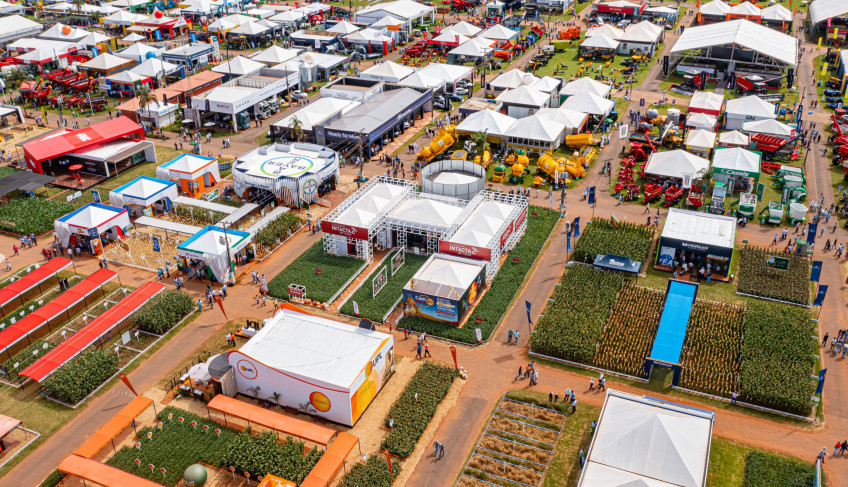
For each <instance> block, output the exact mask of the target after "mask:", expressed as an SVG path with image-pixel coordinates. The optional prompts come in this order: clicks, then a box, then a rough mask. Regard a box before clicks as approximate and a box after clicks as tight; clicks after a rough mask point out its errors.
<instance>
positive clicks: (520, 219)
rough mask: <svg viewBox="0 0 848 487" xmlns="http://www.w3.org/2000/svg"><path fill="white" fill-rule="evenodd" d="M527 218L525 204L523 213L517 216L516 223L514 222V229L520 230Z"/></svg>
mask: <svg viewBox="0 0 848 487" xmlns="http://www.w3.org/2000/svg"><path fill="white" fill-rule="evenodd" d="M526 219H527V207H526V206H525V207H524V209H523V210H521V213H519V214H518V216H517V217H516V218H515V223H513V224H512V228H513V230H516V231H517V230H518V229H519V228H521V225H522V224H523V223H524V220H526Z"/></svg>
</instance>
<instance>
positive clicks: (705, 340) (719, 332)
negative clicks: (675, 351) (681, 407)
mask: <svg viewBox="0 0 848 487" xmlns="http://www.w3.org/2000/svg"><path fill="white" fill-rule="evenodd" d="M744 317H745V310H744V308H742V307H741V306H738V305H735V304H729V303H721V302H717V301H705V300H702V299H697V300H695V304H694V305H693V306H692V313H691V314H690V315H689V324H688V326H687V328H686V339H685V341H684V342H683V351H682V353H681V354H680V365H681V367H682V371H681V373H680V383H679V385H680V387H683V388H684V389H692V390H695V391H700V392H705V393H707V394H712V395H714V396H720V397H730V396H731V394H732V393H733V391H735V390H738V388H739V365H740V362H739V360H740V355H741V354H742V332H743V328H744V325H743V320H744Z"/></svg>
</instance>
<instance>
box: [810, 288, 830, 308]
mask: <svg viewBox="0 0 848 487" xmlns="http://www.w3.org/2000/svg"><path fill="white" fill-rule="evenodd" d="M825 296H827V285H826V284H819V290H818V291H817V292H816V300H815V301H813V306H821V305H822V303H824V297H825Z"/></svg>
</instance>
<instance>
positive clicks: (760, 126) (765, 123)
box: [742, 118, 795, 137]
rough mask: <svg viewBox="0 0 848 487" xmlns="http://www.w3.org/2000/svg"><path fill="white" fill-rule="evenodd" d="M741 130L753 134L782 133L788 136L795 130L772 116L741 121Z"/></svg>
mask: <svg viewBox="0 0 848 487" xmlns="http://www.w3.org/2000/svg"><path fill="white" fill-rule="evenodd" d="M742 131H743V132H751V133H755V134H768V135H782V136H785V137H789V136H791V135H792V133H793V132H795V129H794V128H792V127H791V126H789V125H786V124H785V123H783V122H778V121H777V120H775V119H773V118H767V119H765V120H752V121H750V122H742Z"/></svg>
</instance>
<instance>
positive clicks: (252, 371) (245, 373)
mask: <svg viewBox="0 0 848 487" xmlns="http://www.w3.org/2000/svg"><path fill="white" fill-rule="evenodd" d="M236 370H238V373H239V374H241V376H242V377H244V378H245V379H250V380H252V379H255V378H256V376H257V375H259V373H258V372H257V371H256V367H254V365H253V364H252V363H251V362H250V361H248V360H239V361H238V363H237V364H236Z"/></svg>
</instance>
